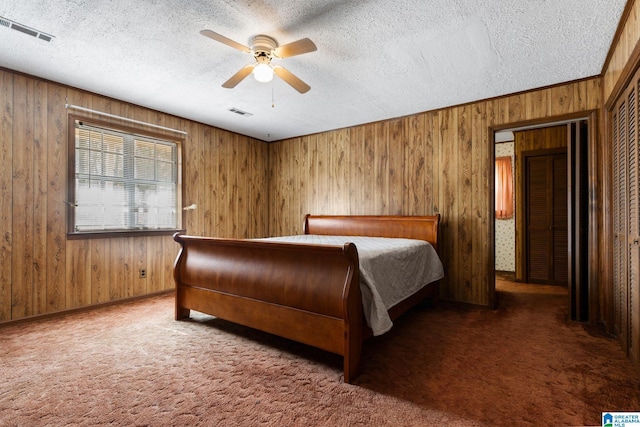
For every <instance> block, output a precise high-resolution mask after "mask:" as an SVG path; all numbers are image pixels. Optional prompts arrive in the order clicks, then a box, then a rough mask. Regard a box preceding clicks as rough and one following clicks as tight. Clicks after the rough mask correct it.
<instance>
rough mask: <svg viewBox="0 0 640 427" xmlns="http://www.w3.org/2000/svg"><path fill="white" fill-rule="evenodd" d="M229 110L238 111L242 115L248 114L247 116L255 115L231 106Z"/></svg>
mask: <svg viewBox="0 0 640 427" xmlns="http://www.w3.org/2000/svg"><path fill="white" fill-rule="evenodd" d="M229 111H231V112H232V113H236V114H238V115H240V116H246V117H249V116H253V114H251V113H247V112H246V111H242V110H239V109H237V108H236V107H231V108H229Z"/></svg>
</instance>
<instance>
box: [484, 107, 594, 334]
mask: <svg viewBox="0 0 640 427" xmlns="http://www.w3.org/2000/svg"><path fill="white" fill-rule="evenodd" d="M581 120H586V122H587V127H588V130H589V138H588V143H587V145H588V147H587V152H588V182H589V184H588V186H589V188H588V194H589V200H588V205H589V208H588V218H589V220H588V221H589V223H588V225H587V226H588V228H589V239H588V249H587V252H588V259H587V263H588V265H589V274H588V276H589V277H588V278H587V280H588V288H589V322H590V323H596V322H597V320H598V316H599V302H598V277H597V269H598V266H599V265H600V264H599V254H598V245H597V242H598V231H599V228H598V211H599V208H600V203H599V198H598V191H597V186H598V141H599V139H600V138H599V135H598V132H597V131H598V110H587V111H584V112H579V113H572V114H566V115H559V116H551V117H545V118H541V119H535V120H527V121H517V122H511V123H505V124H502V125H498V126H489V130H488V135H489V156H487V157H488V158H487V181H488V182H487V187H488V192H489V194H488V200H489V203H488V206H487V208H488V218H489V227H488V236H487V239H488V249H489V257H488V258H489V259H488V263H489V265H488V268H487V271H488V273H487V284H488V286H487V301H488V302H489V307H490V308H492V309H495V308H496V304H497V298H496V285H495V283H496V271H495V239H496V236H495V220H496V218H495V156H496V154H495V145H496V142H495V139H496V138H495V134H496V133H497V132H501V131H513V130H524V129H536V128H543V127H550V126H557V125H560V124H568V123H571V122H577V121H581ZM569 168H571V165H569ZM516 208H517V206H516ZM571 250H572V249H571V244H570V245H569V251H571ZM569 280H571V277H570V278H569Z"/></svg>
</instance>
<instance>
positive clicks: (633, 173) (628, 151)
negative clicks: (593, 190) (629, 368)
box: [612, 73, 640, 366]
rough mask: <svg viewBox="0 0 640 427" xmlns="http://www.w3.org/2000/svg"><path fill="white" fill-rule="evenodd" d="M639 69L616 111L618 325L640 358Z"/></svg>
mask: <svg viewBox="0 0 640 427" xmlns="http://www.w3.org/2000/svg"><path fill="white" fill-rule="evenodd" d="M639 76H640V74H638V73H636V76H635V77H634V78H633V80H632V83H631V84H630V85H629V87H628V88H627V89H626V90H625V92H624V94H623V95H622V96H621V97H620V99H619V100H618V102H617V103H616V106H615V108H614V111H613V126H612V127H613V138H612V141H613V209H614V212H613V232H614V239H615V240H614V247H613V251H614V253H613V268H614V271H613V273H614V274H613V275H614V283H613V292H614V295H613V296H614V322H615V324H614V329H615V332H616V334H617V336H618V339H619V340H620V344H621V345H622V347H623V349H624V350H625V351H626V352H628V355H629V358H630V359H631V360H632V361H633V362H634V364H635V365H636V366H638V364H639V362H640V289H639V287H640V206H639V205H640V179H639V177H640V175H639V172H640V169H639V164H638V163H639V152H638V150H639V145H638V130H639V127H638V90H639V86H638V85H639V84H640V81H639V79H638V77H639Z"/></svg>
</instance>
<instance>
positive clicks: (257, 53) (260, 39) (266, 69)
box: [200, 30, 317, 93]
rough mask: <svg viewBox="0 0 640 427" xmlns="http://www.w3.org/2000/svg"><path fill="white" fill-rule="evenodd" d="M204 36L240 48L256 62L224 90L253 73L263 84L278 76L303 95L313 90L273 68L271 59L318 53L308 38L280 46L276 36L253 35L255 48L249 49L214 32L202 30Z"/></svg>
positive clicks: (233, 78)
mask: <svg viewBox="0 0 640 427" xmlns="http://www.w3.org/2000/svg"><path fill="white" fill-rule="evenodd" d="M200 34H202V35H203V36H206V37H209V38H212V39H213V40H215V41H218V42H220V43H224V44H226V45H227V46H230V47H232V48H234V49H238V50H239V51H241V52H244V53H250V54H252V55H253V57H254V58H255V60H256V61H255V63H252V64H248V65H245V66H244V67H242V68H241V69H240V71H238V72H237V73H235V74H234V75H233V76H231V78H230V79H229V80H227V81H226V82H224V83H223V84H222V87H225V88H228V89H231V88H234V87H236V85H237V84H238V83H240V82H241V81H242V80H244V78H245V77H247V76H248V75H249V74H251V73H253V75H254V77H255V78H256V80H258V81H259V82H268V81H271V79H272V78H273V74H274V73H275V74H276V75H277V76H278V77H280V78H281V79H282V80H284V81H285V82H286V83H288V84H289V85H290V86H291V87H293V88H294V89H295V90H297V91H298V92H300V93H306V92H308V91H309V89H311V87H310V86H309V85H308V84H306V83H305V82H303V81H302V80H300V79H299V78H298V77H296V76H295V75H294V74H293V73H291V72H290V71H288V70H287V69H286V68H283V67H282V66H281V65H271V59H273V58H274V57H276V58H288V57H291V56H296V55H302V54H303V53H308V52H313V51H315V50H317V47H316V45H315V44H314V43H313V42H312V41H311V40H309V39H307V38H304V39H300V40H298V41H295V42H292V43H288V44H285V45H282V46H278V42H277V41H276V40H275V39H274V38H273V37H269V36H265V35H263V34H259V35H257V36H253V37H252V38H251V39H250V40H249V42H250V44H251V47H248V46H245V45H243V44H241V43H238V42H236V41H233V40H231V39H229V38H227V37H225V36H223V35H220V34H218V33H216V32H213V31H211V30H202V31H200Z"/></svg>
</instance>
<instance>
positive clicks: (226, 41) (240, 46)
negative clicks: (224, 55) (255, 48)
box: [200, 30, 251, 53]
mask: <svg viewBox="0 0 640 427" xmlns="http://www.w3.org/2000/svg"><path fill="white" fill-rule="evenodd" d="M200 34H202V35H203V36H207V37H209V38H211V39H214V40H215V41H217V42H220V43H224V44H226V45H227V46H230V47H232V48H234V49H238V50H239V51H240V52H244V53H250V52H251V49H250V48H248V47H247V46H245V45H243V44H240V43H238V42H236V41H233V40H231V39H229V38H227V37H225V36H222V35H220V34H218V33H215V32H213V31H211V30H202V31H200Z"/></svg>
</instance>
